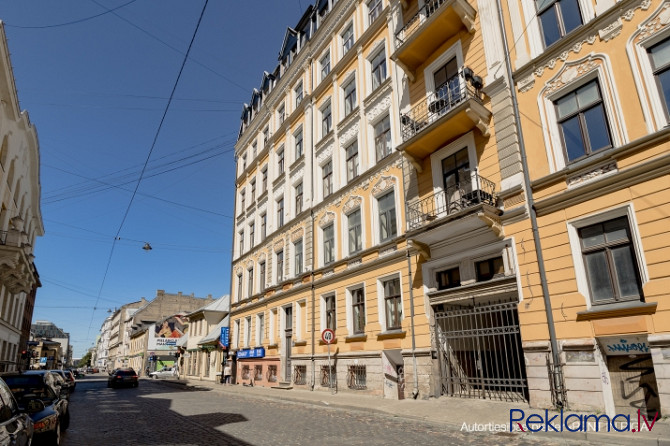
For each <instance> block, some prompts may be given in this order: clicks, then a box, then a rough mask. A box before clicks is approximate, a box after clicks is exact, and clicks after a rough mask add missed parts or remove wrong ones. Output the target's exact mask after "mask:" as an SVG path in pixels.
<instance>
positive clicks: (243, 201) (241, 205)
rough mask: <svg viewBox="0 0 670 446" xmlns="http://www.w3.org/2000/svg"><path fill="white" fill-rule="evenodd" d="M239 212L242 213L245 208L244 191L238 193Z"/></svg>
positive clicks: (245, 197) (245, 198)
mask: <svg viewBox="0 0 670 446" xmlns="http://www.w3.org/2000/svg"><path fill="white" fill-rule="evenodd" d="M240 208H241V209H240V211H241V212H244V210H245V209H246V208H247V194H246V191H242V192H240Z"/></svg>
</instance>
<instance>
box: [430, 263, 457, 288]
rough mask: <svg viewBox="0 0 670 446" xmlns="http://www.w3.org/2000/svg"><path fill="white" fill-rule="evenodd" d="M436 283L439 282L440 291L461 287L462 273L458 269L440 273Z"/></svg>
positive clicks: (436, 277) (437, 274) (436, 276)
mask: <svg viewBox="0 0 670 446" xmlns="http://www.w3.org/2000/svg"><path fill="white" fill-rule="evenodd" d="M435 281H436V282H437V289H438V290H446V289H448V288H454V287H457V286H461V271H460V270H459V268H458V267H456V268H449V269H445V270H444V271H438V272H437V273H436V274H435Z"/></svg>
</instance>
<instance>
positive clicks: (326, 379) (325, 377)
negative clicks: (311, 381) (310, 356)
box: [321, 365, 337, 387]
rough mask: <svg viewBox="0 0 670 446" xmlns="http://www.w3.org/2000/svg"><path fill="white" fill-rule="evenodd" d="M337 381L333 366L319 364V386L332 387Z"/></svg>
mask: <svg viewBox="0 0 670 446" xmlns="http://www.w3.org/2000/svg"><path fill="white" fill-rule="evenodd" d="M336 382H337V375H336V374H335V367H334V366H330V367H329V366H327V365H322V366H321V387H333V386H334V385H335V383H336Z"/></svg>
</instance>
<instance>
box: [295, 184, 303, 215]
mask: <svg viewBox="0 0 670 446" xmlns="http://www.w3.org/2000/svg"><path fill="white" fill-rule="evenodd" d="M301 212H302V183H298V184H297V185H296V186H295V215H298V214H299V213H301Z"/></svg>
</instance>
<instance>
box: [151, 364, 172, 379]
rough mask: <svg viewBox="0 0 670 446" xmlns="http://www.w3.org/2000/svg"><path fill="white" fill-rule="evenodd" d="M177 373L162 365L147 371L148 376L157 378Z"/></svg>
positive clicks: (170, 376)
mask: <svg viewBox="0 0 670 446" xmlns="http://www.w3.org/2000/svg"><path fill="white" fill-rule="evenodd" d="M176 375H177V371H176V370H175V369H174V368H172V367H163V368H162V369H160V370H156V371H155V372H151V373H149V376H150V377H152V378H154V379H158V378H172V377H173V376H176Z"/></svg>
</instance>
